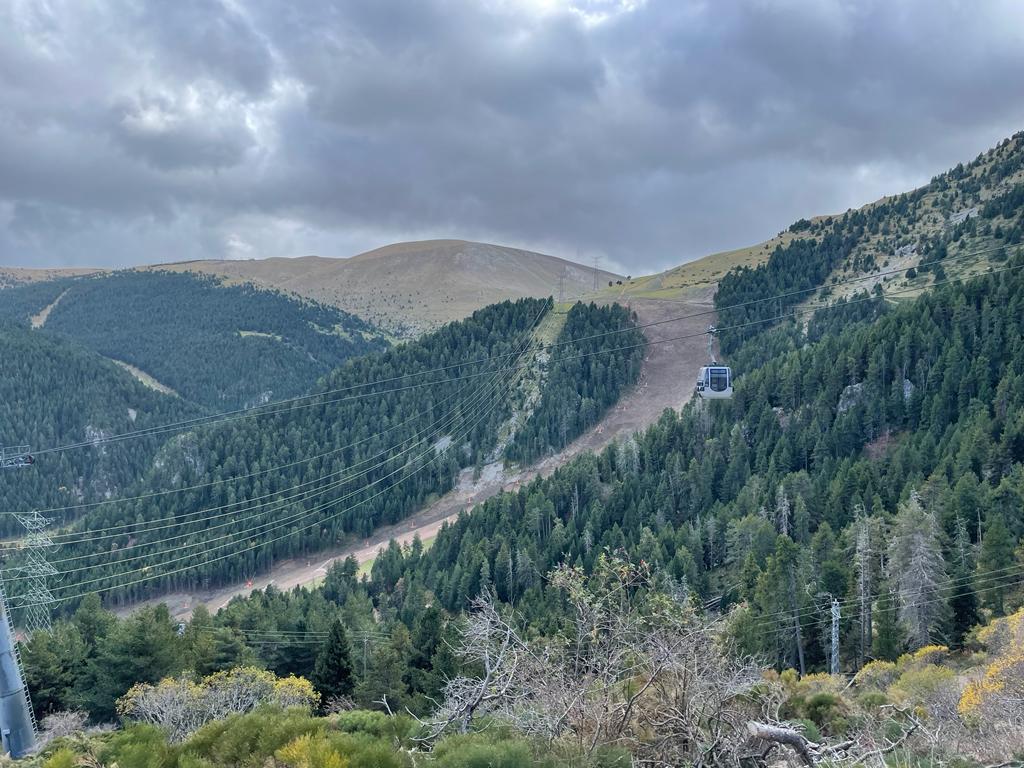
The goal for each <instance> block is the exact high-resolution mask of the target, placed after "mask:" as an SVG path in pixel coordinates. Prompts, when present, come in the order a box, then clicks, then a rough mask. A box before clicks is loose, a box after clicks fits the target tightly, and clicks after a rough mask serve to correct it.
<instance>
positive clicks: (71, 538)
mask: <svg viewBox="0 0 1024 768" xmlns="http://www.w3.org/2000/svg"><path fill="white" fill-rule="evenodd" d="M544 314H545V312H544V310H542V311H541V312H540V313H539V314H538V315H537V316H536V317H535V318H534V320H533V322H532V323H531V326H530V327H529V328H527V329H526V331H524V336H525V339H524V345H525V346H524V347H523V348H522V349H521V350H520V353H521V354H523V353H525V352H526V351H527V350H528V348H529V347H531V346H533V345H534V341H533V340H532V334H533V333H534V332H535V329H536V328H537V326H538V324H539V321H540V320H541V319H542V318H543V316H544ZM506 370H507V369H506ZM498 372H499V371H498V369H496V370H495V371H494V372H493V373H495V375H496V374H497V373H498ZM450 381H458V379H454V380H450ZM468 386H469V384H463V386H462V387H460V389H459V390H458V391H457V392H455V393H453V394H452V395H449V396H448V397H446V398H444V399H443V400H441V401H440V402H439V403H435V404H433V405H432V406H431V408H428V409H425V410H423V411H421V412H420V413H419V414H416V415H415V416H413V417H410V418H409V419H406V420H405V421H404V422H401V423H400V424H397V425H394V426H392V427H390V428H389V429H387V430H385V431H384V432H383V433H376V434H374V435H370V436H368V437H366V438H363V439H362V440H359V441H356V442H354V443H349V444H348V445H346V446H342V447H340V448H334V449H331V450H330V451H327V452H326V453H324V454H320V456H318V457H311V458H310V459H306V460H302V461H300V462H293V464H296V463H303V462H304V461H310V460H312V459H313V458H321V457H323V456H326V455H330V454H333V453H337V452H338V451H342V450H346V449H347V448H350V447H353V446H355V445H358V444H360V443H363V442H366V441H367V440H372V439H374V438H377V437H379V436H380V435H382V434H387V432H390V431H392V430H393V429H396V428H397V427H399V426H404V425H405V424H407V423H409V421H411V420H412V419H413V418H416V416H419V415H422V414H424V413H427V412H428V411H430V410H432V409H433V408H434V407H436V406H437V405H440V404H442V403H444V402H446V401H448V400H451V399H452V398H454V397H456V396H458V395H459V394H461V393H462V392H463V391H465V390H466V389H467V388H468ZM481 392H483V390H481ZM478 394H479V393H478ZM472 397H476V395H474V396H472ZM472 397H471V399H470V400H469V402H468V403H461V404H459V405H458V406H457V407H456V408H455V409H452V410H450V411H449V412H448V414H451V413H454V412H455V411H457V410H459V409H464V408H467V407H469V406H471V405H472V402H473V400H472ZM444 418H446V417H445V416H442V417H441V419H438V420H437V421H435V422H434V423H433V424H432V425H429V426H427V427H423V428H422V429H420V430H419V431H417V432H416V433H414V434H413V435H412V436H410V437H408V438H405V439H403V441H402V442H406V441H408V440H411V439H412V438H414V437H416V436H418V435H420V434H422V433H423V432H426V431H428V430H429V429H432V428H434V427H435V425H437V424H438V423H439V422H440V421H441V420H443V419H444ZM390 450H392V449H391V448H385V449H383V450H382V451H380V452H378V453H377V454H376V455H375V456H372V457H369V458H367V459H363V460H361V461H360V462H357V463H356V464H354V465H351V466H349V467H344V468H343V469H342V470H337V471H335V472H333V473H331V474H330V475H326V476H324V475H321V476H318V477H316V478H313V479H312V480H308V481H306V482H304V483H299V484H298V485H294V486H290V487H288V488H281V489H277V490H276V491H273V492H271V493H267V494H264V495H263V496H261V497H254V498H252V499H244V500H241V501H236V502H232V503H230V504H223V505H221V506H218V507H209V508H206V509H203V510H197V511H194V512H189V513H186V514H185V515H182V516H180V517H174V518H163V519H162V520H154V521H149V522H147V523H141V524H140V523H138V522H131V523H121V524H118V525H114V526H107V527H105V528H99V529H91V530H87V531H81V532H80V531H70V532H68V533H64V534H51V538H52V539H54V540H55V541H56V543H58V544H76V543H83V542H90V541H96V540H99V539H105V538H112V537H114V536H121V535H126V534H125V533H118V534H113V535H112V536H79V534H80V533H82V534H86V533H87V534H94V533H105V532H107V531H123V530H124V529H128V528H130V529H132V530H131V531H130V533H140V532H143V531H150V530H158V529H159V528H160V527H174V526H176V525H179V524H181V525H185V524H190V522H188V521H184V520H182V519H181V518H182V517H191V516H194V515H203V514H204V513H206V512H214V511H218V510H221V509H228V508H230V507H234V506H239V505H243V504H251V503H253V502H255V501H259V500H260V499H266V498H271V497H274V496H278V495H279V494H282V493H287V492H289V491H292V490H295V489H298V488H302V487H304V486H307V485H310V484H313V483H316V482H319V481H321V480H323V479H324V478H325V477H330V476H331V475H334V474H339V473H340V472H342V471H348V470H350V469H352V468H354V467H357V466H360V465H361V464H365V463H367V462H369V461H372V460H374V459H376V458H378V457H380V456H382V455H383V454H385V453H388V452H389V451H390ZM390 460H391V459H388V460H385V461H383V462H380V463H379V464H378V465H376V466H374V467H370V468H369V469H368V470H364V471H363V472H361V473H359V474H357V475H355V476H354V477H359V476H361V475H363V474H366V473H368V472H371V471H373V470H374V469H377V468H379V467H380V466H383V465H385V464H387V463H388V461H390ZM267 471H270V470H267ZM350 479H353V478H348V479H346V480H345V482H347V481H348V480H350ZM218 482H220V481H218ZM181 490H184V489H181ZM319 490H321V491H322V490H325V489H319ZM284 500H287V499H284ZM230 514H235V513H230ZM222 516H223V515H217V516H213V517H207V518H205V519H215V518H216V517H222ZM166 520H170V522H169V523H168V524H167V525H164V526H152V525H150V524H149V523H158V522H162V521H166ZM193 522H195V521H193ZM4 549H6V550H8V551H15V550H18V549H20V547H7V548H0V552H2V551H4ZM52 562H54V563H59V562H64V561H61V560H56V561H52Z"/></svg>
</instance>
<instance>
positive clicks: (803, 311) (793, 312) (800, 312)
mask: <svg viewBox="0 0 1024 768" xmlns="http://www.w3.org/2000/svg"><path fill="white" fill-rule="evenodd" d="M1022 267H1024V264H1018V265H1012V266H1007V267H1002V268H999V269H990V270H989V271H988V272H985V273H982V274H980V275H978V277H984V276H990V275H995V274H999V273H1002V272H1012V271H1016V270H1018V269H1021V268H1022ZM960 279H961V278H959V277H954V278H950V279H947V280H942V281H936V282H934V283H932V287H937V286H940V285H947V284H951V283H954V282H959V281H960ZM917 290H918V289H916V288H911V289H905V290H902V291H900V290H896V291H890V292H888V293H886V294H883V295H882V296H868V297H864V298H861V299H851V300H849V301H847V302H846V303H845V304H832V305H827V306H824V307H817V308H804V309H799V308H796V309H793V310H791V311H789V312H785V313H782V314H780V315H776V316H773V317H769V318H761V319H757V320H751V321H748V322H745V323H739V324H735V325H732V326H726V327H724V328H720V329H719V330H720V331H721V330H735V329H739V328H745V327H751V326H755V325H762V324H766V323H772V322H777V321H779V320H783V319H788V318H792V317H797V316H800V315H804V314H809V313H816V312H822V311H827V310H829V309H835V308H839V307H843V306H849V305H851V304H856V303H860V302H863V301H877V300H879V299H882V298H884V297H885V296H892V295H902V294H906V293H914V292H917ZM704 335H705V332H700V333H696V334H684V335H681V336H677V337H673V338H669V339H661V340H656V341H653V342H644V343H641V344H632V345H627V346H623V347H616V348H612V349H605V350H595V351H593V352H589V353H583V354H580V355H574V356H570V357H567V358H562V359H577V358H585V357H590V356H592V355H597V354H607V353H610V352H615V351H622V350H626V349H634V348H638V347H643V346H646V344H648V343H651V344H654V343H668V342H671V341H678V340H683V339H689V338H697V337H702V336H704ZM516 367H520V366H512V367H511V368H516ZM422 469H423V467H421V468H420V469H417V470H415V472H418V471H421V470H422ZM404 479H406V478H403V480H404ZM376 495H379V493H378V494H376ZM376 495H375V496H374V497H371V499H372V498H375V497H376ZM368 500H370V499H367V500H363V501H361V502H359V503H358V504H357V505H355V506H359V505H361V504H363V503H365V502H366V501H368ZM343 511H347V510H343ZM337 514H341V513H336V514H335V515H332V517H335V516H337ZM308 527H310V526H306V527H305V528H302V529H300V530H305V529H306V528H308ZM296 532H297V531H296ZM293 533H294V532H293ZM287 535H292V534H287ZM281 538H284V537H277V538H275V539H272V540H271V541H270V542H266V543H271V542H273V541H277V540H280V539H281ZM256 546H257V545H255V544H254V545H252V546H251V547H249V549H255V548H256ZM229 556H230V554H229V555H224V556H220V557H218V558H215V559H214V560H212V561H210V562H215V561H217V560H221V559H224V558H225V557H229ZM193 567H196V566H186V567H184V568H181V569H178V570H176V571H171V572H169V573H166V574H157V575H155V576H151V577H147V578H144V579H141V580H137V581H134V582H129V583H127V584H124V585H116V586H111V587H108V588H106V589H113V588H123V587H127V586H132V585H134V584H136V583H141V582H144V581H150V580H152V579H154V578H162V577H165V576H169V575H173V574H175V573H179V572H181V571H182V570H188V569H189V568H193ZM122 575H124V574H122ZM90 583H91V582H90ZM98 591H105V590H98ZM83 594H87V593H83ZM68 599H73V597H72V598H63V599H61V600H60V601H59V602H62V601H65V600H68Z"/></svg>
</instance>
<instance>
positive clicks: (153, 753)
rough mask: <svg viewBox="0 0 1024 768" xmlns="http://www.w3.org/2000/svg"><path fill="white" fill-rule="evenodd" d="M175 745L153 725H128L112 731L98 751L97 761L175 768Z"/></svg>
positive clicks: (144, 767)
mask: <svg viewBox="0 0 1024 768" xmlns="http://www.w3.org/2000/svg"><path fill="white" fill-rule="evenodd" d="M177 757H178V748H177V747H172V746H171V745H170V744H168V743H167V737H166V735H165V734H164V732H163V731H162V730H160V729H159V728H157V727H156V726H155V725H131V726H128V727H127V728H125V729H124V730H123V731H119V732H117V733H115V734H114V735H113V736H112V737H111V738H110V742H109V743H108V744H107V746H106V747H105V748H104V749H103V750H102V751H101V752H100V763H101V764H103V765H114V764H116V765H117V766H118V768H175V767H176V766H177V765H178V760H177Z"/></svg>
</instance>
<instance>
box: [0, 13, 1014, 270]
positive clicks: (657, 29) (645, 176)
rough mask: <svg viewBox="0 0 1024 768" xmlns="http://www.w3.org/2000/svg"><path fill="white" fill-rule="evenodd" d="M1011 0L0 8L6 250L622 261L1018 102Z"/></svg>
mask: <svg viewBox="0 0 1024 768" xmlns="http://www.w3.org/2000/svg"><path fill="white" fill-rule="evenodd" d="M1022 72H1024V10H1022V9H1021V7H1020V6H1019V4H1017V3H1015V2H1013V1H1012V0H1005V2H1001V3H1000V2H992V3H984V4H964V3H959V2H956V1H955V0H942V1H939V2H936V1H935V0H911V1H908V2H905V3H889V2H883V1H882V0H877V1H875V2H871V1H869V2H863V3H847V2H843V1H842V0H813V1H812V0H806V1H805V2H796V1H795V0H775V1H770V0H745V1H742V2H740V1H738V2H735V3H717V2H715V3H712V2H698V1H696V0H694V1H693V2H684V1H683V0H647V1H646V2H644V1H643V0H575V2H573V0H417V2H405V1H402V0H373V2H369V1H365V2H364V1H363V0H336V1H335V2H328V1H327V0H324V1H322V2H304V3H285V2H280V0H188V1H187V2H175V3H147V2H142V1H141V0H139V1H138V2H131V1H130V0H108V2H105V3H103V2H98V3H88V4H85V3H79V2H76V1H75V0H56V1H55V2H51V3H47V4H36V3H32V2H29V1H28V0H24V1H23V2H15V3H9V4H4V5H3V7H0V263H4V264H23V265H44V264H97V265H110V264H131V263H140V262H147V261H157V260H170V259H183V258H202V257H213V258H222V257H228V258H231V257H249V256H277V255H303V254H306V253H314V252H315V253H321V254H324V255H339V256H340V255H350V254H352V253H354V252H356V251H359V250H362V249H365V248H370V247H373V246H376V245H380V244H382V243H384V242H388V241H391V240H399V239H407V238H422V237H467V238H475V239H486V240H491V241H496V242H502V243H508V244H513V245H520V246H524V247H535V248H539V249H545V250H548V251H550V252H554V253H558V254H560V255H566V256H569V257H570V258H571V257H573V256H575V254H576V253H580V254H581V258H589V256H590V255H594V254H597V255H601V256H603V257H604V258H605V259H606V260H607V262H608V263H611V264H616V265H618V266H620V267H621V268H622V269H624V270H626V271H630V272H634V273H638V272H641V271H647V270H653V269H657V268H662V267H666V266H670V265H672V264H676V263H679V262H681V261H684V260H687V259H691V258H695V257H697V256H700V255H703V254H705V253H708V252H712V251H714V250H721V249H724V248H729V247H736V246H739V245H744V244H748V243H751V242H756V241H758V240H760V239H763V238H765V237H767V236H770V235H772V234H774V233H775V232H776V231H778V230H779V229H782V228H783V227H785V226H786V225H788V224H789V223H790V222H791V221H793V220H794V219H796V218H799V217H800V216H803V215H809V214H815V213H823V212H829V211H835V210H843V209H845V208H847V207H850V206H855V205H860V204H862V203H864V202H867V201H869V200H872V199H875V198H877V197H879V196H881V195H883V194H887V193H891V192H895V191H901V190H903V189H906V188H909V187H911V186H914V185H916V184H919V183H922V182H923V181H926V180H927V179H928V178H929V177H930V176H931V175H933V174H934V173H936V172H938V171H940V170H942V169H944V168H945V167H947V166H949V165H952V164H955V163H956V162H958V161H961V160H967V159H970V158H971V157H973V156H974V155H975V154H977V153H978V152H979V151H981V150H983V149H985V148H987V147H988V146H990V145H992V144H993V143H995V142H996V141H998V140H999V139H1000V138H1002V137H1003V136H1005V135H1008V134H1010V133H1012V132H1014V131H1016V130H1019V129H1020V128H1022V127H1024V77H1021V73H1022Z"/></svg>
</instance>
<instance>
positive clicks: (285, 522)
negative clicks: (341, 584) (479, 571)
mask: <svg viewBox="0 0 1024 768" xmlns="http://www.w3.org/2000/svg"><path fill="white" fill-rule="evenodd" d="M523 352H524V353H525V352H526V349H524V350H523ZM519 368H521V366H510V367H509V368H506V369H505V371H509V370H515V369H519ZM512 383H513V381H512V379H510V380H509V385H510V386H511V384H512ZM497 402H498V401H497V400H495V401H494V402H493V403H492V404H491V406H489V407H488V408H487V409H486V410H485V411H484V412H483V414H482V415H481V416H480V417H479V418H478V419H477V420H476V421H475V422H474V423H473V424H472V425H470V427H469V428H467V429H466V430H465V431H464V434H465V435H466V436H468V435H469V434H470V433H471V432H472V430H473V429H474V428H475V427H476V426H477V425H478V424H479V423H480V422H481V421H483V419H484V417H486V416H487V415H488V414H489V413H490V411H491V410H493V408H494V406H495V405H496V404H497ZM430 453H433V456H432V457H431V459H430V460H429V461H428V462H427V463H426V464H424V465H422V466H420V467H418V468H416V469H414V470H413V471H412V472H411V473H410V474H408V475H406V476H405V477H402V478H400V479H399V480H398V481H396V483H395V484H394V485H397V484H399V483H401V482H403V481H404V480H406V479H408V478H409V477H411V476H412V475H414V474H416V473H418V472H421V471H423V470H424V469H425V468H426V467H428V466H430V465H431V464H433V463H435V462H436V460H437V458H438V456H440V455H441V454H440V453H438V452H437V451H436V450H434V449H433V447H430V448H429V449H428V450H427V451H425V452H424V453H423V454H421V455H420V457H417V458H421V457H422V456H424V455H428V454H430ZM410 463H411V462H409V463H407V464H406V466H404V467H400V468H399V469H397V470H395V471H394V472H392V473H390V474H396V473H397V472H400V471H402V470H404V469H406V468H408V466H409V464H410ZM389 476H390V475H389ZM394 485H392V486H389V487H388V488H384V489H382V490H380V491H378V492H377V493H375V494H373V495H372V496H370V497H368V498H365V499H362V500H360V501H359V502H357V503H356V504H353V505H351V506H350V507H347V508H345V509H342V510H339V511H336V512H333V513H332V514H330V515H328V516H327V517H326V518H324V519H323V520H316V521H313V522H312V523H309V524H307V525H305V526H303V527H301V528H298V529H296V530H292V531H289V532H287V533H285V534H283V535H280V536H277V537H274V538H272V539H269V540H266V541H264V542H262V544H257V543H255V542H252V543H251V544H250V545H249V546H248V547H245V548H244V549H242V550H239V551H237V552H228V553H226V554H223V555H219V556H217V557H214V558H211V559H208V560H205V561H204V562H202V563H195V564H192V565H187V566H183V567H181V568H178V569H175V570H172V571H168V572H164V573H159V574H153V575H152V576H146V577H144V578H141V579H136V580H134V581H131V582H128V583H126V584H113V585H109V586H107V587H103V588H101V589H98V590H93V591H94V592H104V591H108V590H110V589H123V588H126V587H129V586H133V585H135V584H138V583H143V582H147V581H152V580H153V579H159V578H166V577H168V576H172V575H174V574H176V573H181V572H183V571H187V570H191V569H194V568H197V567H200V566H202V565H206V564H209V563H213V562H217V561H220V560H223V559H226V558H228V557H233V556H236V555H239V554H242V553H243V552H246V551H251V550H255V549H257V547H259V546H265V545H267V544H271V543H274V542H276V541H280V540H282V539H285V538H288V537H290V536H293V535H295V534H297V533H300V532H302V531H305V530H308V529H309V528H311V527H313V526H315V525H320V524H322V523H324V522H326V521H327V520H330V519H333V518H335V517H338V516H339V515H341V514H344V513H345V512H347V511H350V510H352V509H355V508H357V507H359V506H361V505H363V504H366V503H367V502H369V501H372V500H373V499H375V498H377V497H378V496H380V495H381V494H383V493H385V492H387V491H388V490H389V489H390V488H392V487H394ZM337 502H338V500H337V499H335V500H332V501H329V502H326V503H325V504H322V505H321V506H320V507H318V508H314V509H312V510H306V511H304V512H301V513H297V514H296V515H293V516H292V517H291V518H288V519H285V520H282V521H278V520H275V521H268V522H267V523H263V524H261V525H259V526H256V528H261V527H264V526H266V525H271V524H272V525H273V527H271V528H269V529H268V530H266V531H262V532H260V533H259V534H256V533H254V532H252V531H249V532H245V531H242V532H238V535H241V536H242V537H244V538H250V539H251V538H252V537H253V536H256V535H260V536H262V535H265V534H266V533H269V532H271V531H273V530H277V529H280V528H281V527H284V526H286V525H289V524H290V523H292V522H295V521H297V520H298V519H301V518H302V517H309V516H310V515H312V514H314V513H316V512H318V511H320V510H321V509H324V508H327V507H330V506H333V505H335V504H337ZM239 543H242V542H241V541H232V542H229V543H227V544H222V545H219V546H217V547H214V548H212V549H209V550H207V551H206V553H209V552H213V551H217V550H219V549H224V548H225V547H228V546H232V545H234V544H239ZM187 557H192V556H191V555H190V556H187ZM187 557H180V558H176V559H171V560H169V561H165V562H162V563H160V564H159V565H170V564H173V563H175V562H180V561H181V560H183V559H187ZM153 567H158V566H146V567H143V568H138V569H133V570H131V571H127V572H122V573H118V574H109V575H106V576H103V577H98V578H95V579H90V580H87V581H83V582H78V583H76V584H75V585H74V586H76V587H80V586H85V585H88V584H93V583H97V582H100V581H106V580H109V579H116V578H120V577H123V576H127V575H131V574H133V573H142V572H145V571H148V570H150V569H151V568H153ZM85 594H91V592H83V593H80V594H77V595H71V596H68V597H62V598H58V599H56V600H55V602H57V603H62V602H67V601H68V600H73V599H76V598H77V597H81V596H84V595H85ZM25 604H26V603H22V604H20V605H25Z"/></svg>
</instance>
